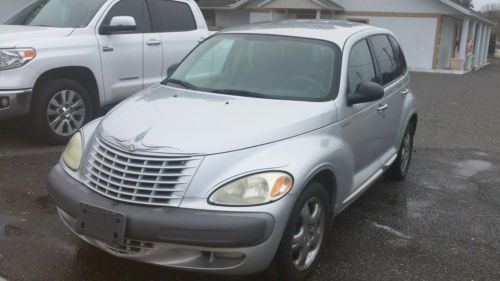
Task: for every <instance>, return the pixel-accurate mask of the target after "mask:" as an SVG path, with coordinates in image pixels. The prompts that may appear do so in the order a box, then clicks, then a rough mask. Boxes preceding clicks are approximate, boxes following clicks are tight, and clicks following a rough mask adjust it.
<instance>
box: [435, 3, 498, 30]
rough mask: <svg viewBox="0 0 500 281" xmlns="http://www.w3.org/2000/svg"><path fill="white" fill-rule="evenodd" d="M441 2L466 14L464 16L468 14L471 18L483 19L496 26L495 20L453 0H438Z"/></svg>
mask: <svg viewBox="0 0 500 281" xmlns="http://www.w3.org/2000/svg"><path fill="white" fill-rule="evenodd" d="M440 1H441V2H442V3H444V4H446V5H448V6H450V7H451V8H453V9H455V10H457V11H459V12H461V13H462V14H464V15H466V16H470V17H473V18H476V19H478V20H480V21H484V22H486V23H488V24H490V25H493V26H496V22H494V21H492V20H490V19H488V18H486V17H484V16H481V15H480V14H478V13H476V12H474V11H473V10H470V9H467V8H465V7H463V6H461V5H459V4H457V3H455V2H453V1H450V0H440Z"/></svg>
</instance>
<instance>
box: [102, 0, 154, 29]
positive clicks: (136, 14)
mask: <svg viewBox="0 0 500 281" xmlns="http://www.w3.org/2000/svg"><path fill="white" fill-rule="evenodd" d="M120 16H128V17H133V18H134V20H135V23H136V25H137V30H136V31H135V32H127V33H128V34H130V33H148V32H151V22H150V19H149V13H148V11H147V9H146V3H145V2H144V1H136V0H123V1H120V2H118V3H116V4H115V5H114V6H113V7H112V8H111V10H109V12H108V14H107V15H106V18H104V20H103V22H102V24H101V25H109V24H110V22H111V19H112V18H113V17H120Z"/></svg>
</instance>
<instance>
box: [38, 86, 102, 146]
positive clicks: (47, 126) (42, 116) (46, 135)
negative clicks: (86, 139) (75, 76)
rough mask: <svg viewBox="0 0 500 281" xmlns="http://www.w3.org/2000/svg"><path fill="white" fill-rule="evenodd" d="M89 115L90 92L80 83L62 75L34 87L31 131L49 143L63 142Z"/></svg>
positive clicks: (90, 106) (90, 115)
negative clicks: (59, 77)
mask: <svg viewBox="0 0 500 281" xmlns="http://www.w3.org/2000/svg"><path fill="white" fill-rule="evenodd" d="M92 114H93V110H92V102H91V99H90V95H89V93H88V91H87V89H85V87H83V86H82V85H81V84H80V83H78V82H76V81H74V80H70V79H65V78H61V79H55V80H49V81H46V82H44V83H43V84H42V85H40V86H39V87H37V89H36V90H35V93H34V96H33V103H32V112H31V117H32V120H31V124H32V131H33V133H34V134H35V136H36V137H37V138H39V139H41V140H43V141H45V142H47V143H49V144H64V143H66V142H67V141H68V140H69V138H70V137H71V136H72V135H73V134H74V133H76V132H77V131H78V130H79V129H80V128H81V127H82V126H83V125H85V124H86V123H87V122H88V121H90V119H91V118H92Z"/></svg>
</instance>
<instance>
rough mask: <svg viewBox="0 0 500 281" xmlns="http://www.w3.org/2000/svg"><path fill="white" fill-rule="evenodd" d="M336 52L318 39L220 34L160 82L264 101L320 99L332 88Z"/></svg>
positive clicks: (205, 43) (335, 47) (336, 82)
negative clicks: (263, 99)
mask: <svg viewBox="0 0 500 281" xmlns="http://www.w3.org/2000/svg"><path fill="white" fill-rule="evenodd" d="M340 59H341V58H340V48H339V47H338V46H336V45H335V44H333V43H329V42H326V41H321V40H314V39H304V38H296V37H287V36H277V35H255V34H221V35H216V36H214V37H212V38H210V39H208V40H207V41H206V42H204V43H203V44H201V45H200V46H199V47H198V48H196V49H195V50H194V51H193V52H192V53H191V54H190V55H189V56H188V57H187V58H186V59H185V60H184V61H183V62H182V63H181V65H179V67H178V68H177V70H175V72H174V73H173V74H172V75H171V76H170V77H169V78H168V79H167V80H166V81H164V82H163V84H167V83H168V84H169V85H176V86H178V87H183V88H188V89H194V90H200V91H207V92H212V93H218V94H225V95H237V96H247V97H257V98H269V99H289V100H306V101H325V100H328V99H331V98H332V94H333V93H334V92H335V90H334V89H335V88H336V86H337V84H338V77H339V70H338V69H339V66H340V65H339V64H340V62H339V61H340Z"/></svg>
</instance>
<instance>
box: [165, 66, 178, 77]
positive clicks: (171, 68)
mask: <svg viewBox="0 0 500 281" xmlns="http://www.w3.org/2000/svg"><path fill="white" fill-rule="evenodd" d="M178 66H179V63H174V64H172V65H171V66H169V67H168V69H167V77H170V75H172V74H173V73H174V72H175V70H176V69H177V67H178Z"/></svg>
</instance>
